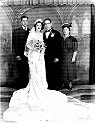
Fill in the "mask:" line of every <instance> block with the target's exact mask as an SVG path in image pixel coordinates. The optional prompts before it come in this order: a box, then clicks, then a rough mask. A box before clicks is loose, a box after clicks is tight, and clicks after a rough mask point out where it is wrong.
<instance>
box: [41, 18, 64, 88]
mask: <svg viewBox="0 0 95 123" xmlns="http://www.w3.org/2000/svg"><path fill="white" fill-rule="evenodd" d="M44 27H45V32H44V34H43V38H44V42H45V45H46V50H45V65H46V78H47V82H48V89H54V90H57V89H58V87H59V86H60V79H59V72H60V54H61V41H62V37H61V35H60V33H59V32H58V31H56V30H54V29H53V28H52V22H51V19H49V18H47V19H45V20H44Z"/></svg>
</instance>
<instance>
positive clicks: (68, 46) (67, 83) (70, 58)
mask: <svg viewBox="0 0 95 123" xmlns="http://www.w3.org/2000/svg"><path fill="white" fill-rule="evenodd" d="M70 29H71V24H69V23H65V24H63V25H62V31H63V34H64V38H63V42H62V57H61V58H62V59H61V82H62V87H66V88H67V89H72V81H73V80H74V79H76V78H77V75H76V56H77V48H78V43H77V40H76V38H74V37H73V36H71V35H70Z"/></svg>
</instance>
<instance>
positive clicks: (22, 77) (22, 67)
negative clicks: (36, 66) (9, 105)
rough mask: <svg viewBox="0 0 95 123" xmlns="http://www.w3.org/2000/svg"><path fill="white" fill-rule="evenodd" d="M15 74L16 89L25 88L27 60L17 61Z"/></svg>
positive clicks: (27, 73) (27, 79)
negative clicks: (16, 74)
mask: <svg viewBox="0 0 95 123" xmlns="http://www.w3.org/2000/svg"><path fill="white" fill-rule="evenodd" d="M17 72H18V79H17V81H16V88H18V89H20V88H25V87H26V86H27V84H28V82H29V65H28V60H27V59H25V58H22V60H18V61H17Z"/></svg>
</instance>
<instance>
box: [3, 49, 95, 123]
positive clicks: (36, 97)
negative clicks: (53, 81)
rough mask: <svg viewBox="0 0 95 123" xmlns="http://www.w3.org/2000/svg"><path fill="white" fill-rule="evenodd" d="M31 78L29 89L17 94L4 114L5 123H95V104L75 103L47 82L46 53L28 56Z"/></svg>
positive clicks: (30, 53) (34, 53) (35, 53)
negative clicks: (50, 87) (8, 122)
mask: <svg viewBox="0 0 95 123" xmlns="http://www.w3.org/2000/svg"><path fill="white" fill-rule="evenodd" d="M28 61H29V68H30V75H29V84H28V85H27V87H26V88H23V89H20V90H17V91H15V92H14V93H13V95H12V97H11V100H10V103H9V108H8V109H7V110H6V111H5V112H4V113H3V119H4V120H5V121H14V122H17V123H95V118H94V115H95V105H94V104H87V103H82V102H80V101H79V102H78V100H77V101H74V100H75V99H72V100H73V102H68V97H67V96H66V95H65V94H63V93H61V92H59V91H55V90H49V89H47V88H48V84H47V81H46V73H45V61H44V54H43V53H40V52H37V51H32V52H31V51H30V52H29V54H28Z"/></svg>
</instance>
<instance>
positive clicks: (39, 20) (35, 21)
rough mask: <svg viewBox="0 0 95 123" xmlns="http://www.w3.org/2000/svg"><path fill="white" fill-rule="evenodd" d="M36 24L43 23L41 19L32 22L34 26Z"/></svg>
mask: <svg viewBox="0 0 95 123" xmlns="http://www.w3.org/2000/svg"><path fill="white" fill-rule="evenodd" d="M38 22H41V23H42V22H43V21H42V19H37V20H36V21H35V22H34V25H35V24H36V23H38Z"/></svg>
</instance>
